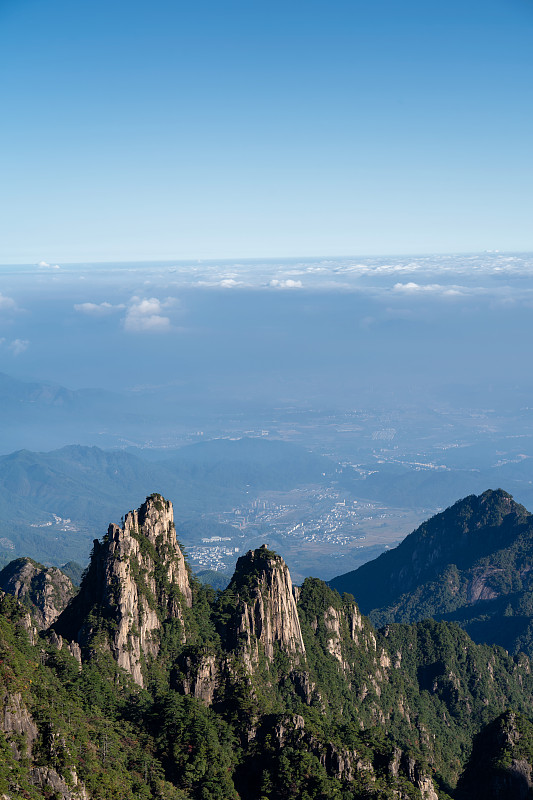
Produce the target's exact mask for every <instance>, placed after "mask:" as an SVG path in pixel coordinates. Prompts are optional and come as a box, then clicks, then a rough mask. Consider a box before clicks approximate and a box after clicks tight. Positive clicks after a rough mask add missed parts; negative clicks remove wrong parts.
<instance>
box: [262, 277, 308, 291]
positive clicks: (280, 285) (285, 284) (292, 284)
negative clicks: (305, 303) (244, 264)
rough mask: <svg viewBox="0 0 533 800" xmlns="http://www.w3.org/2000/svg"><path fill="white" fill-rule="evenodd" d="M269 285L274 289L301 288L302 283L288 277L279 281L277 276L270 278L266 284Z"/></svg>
mask: <svg viewBox="0 0 533 800" xmlns="http://www.w3.org/2000/svg"><path fill="white" fill-rule="evenodd" d="M268 285H269V286H273V287H274V288H275V289H302V288H303V284H302V282H301V281H293V280H292V279H291V278H288V279H287V280H286V281H280V280H278V279H277V278H274V280H271V281H270V283H269V284H268Z"/></svg>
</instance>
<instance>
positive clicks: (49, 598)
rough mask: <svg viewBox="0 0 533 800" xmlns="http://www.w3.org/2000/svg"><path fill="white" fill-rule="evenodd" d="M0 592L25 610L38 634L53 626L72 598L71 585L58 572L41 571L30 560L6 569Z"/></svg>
mask: <svg viewBox="0 0 533 800" xmlns="http://www.w3.org/2000/svg"><path fill="white" fill-rule="evenodd" d="M0 588H1V589H3V590H4V591H5V592H7V593H8V594H12V595H13V596H14V597H16V598H17V599H18V600H20V601H21V602H22V603H23V605H24V606H25V607H26V608H28V610H29V611H30V614H31V617H32V620H33V622H34V624H35V625H36V627H37V628H38V629H40V630H44V629H45V628H48V627H49V626H50V625H51V624H52V623H53V622H55V620H56V619H57V618H58V616H59V615H60V613H61V612H62V611H63V610H64V609H65V608H66V606H67V604H68V602H69V601H70V600H71V598H72V597H73V596H74V594H75V589H74V586H73V584H72V581H71V580H70V578H68V577H67V576H66V575H65V574H64V573H63V572H62V571H61V570H60V569H58V568H57V567H44V566H43V565H42V564H38V563H37V562H36V561H33V559H31V558H17V559H16V560H15V561H11V562H10V563H9V564H8V565H7V566H5V567H4V569H3V570H2V571H1V572H0Z"/></svg>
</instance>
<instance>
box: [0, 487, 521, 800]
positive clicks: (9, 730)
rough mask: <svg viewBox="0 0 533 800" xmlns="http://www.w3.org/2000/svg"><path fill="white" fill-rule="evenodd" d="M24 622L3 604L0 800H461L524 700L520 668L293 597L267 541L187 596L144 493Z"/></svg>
mask: <svg viewBox="0 0 533 800" xmlns="http://www.w3.org/2000/svg"><path fill="white" fill-rule="evenodd" d="M15 593H16V592H15V591H13V595H14V594H15ZM27 628H28V625H27V611H26V609H25V608H24V606H22V605H21V604H20V602H19V601H18V600H17V599H16V598H15V597H14V596H8V595H3V596H2V597H0V690H1V691H0V701H1V702H0V755H1V756H2V758H3V759H4V761H3V762H2V758H0V797H2V795H3V797H2V800H5V798H7V799H8V800H15V799H16V800H18V798H19V797H21V796H24V797H29V798H38V797H49V796H55V797H56V798H60V800H73V799H74V798H76V797H77V798H79V800H82V799H83V800H85V799H86V798H87V800H114V798H117V800H118V798H120V800H133V798H135V800H137V798H139V797H140V798H145V799H146V800H151V798H154V800H156V798H157V800H237V799H238V798H241V800H258V798H261V800H265V799H266V800H300V799H301V798H302V797H307V798H309V800H319V798H320V800H362V798H365V800H366V799H369V800H392V799H393V798H394V799H395V800H448V798H450V797H453V798H457V799H458V798H459V797H460V794H458V792H459V793H460V792H461V791H463V789H462V787H463V786H468V785H469V784H468V781H469V780H470V778H469V774H471V772H470V773H469V772H468V771H467V772H464V770H465V767H466V766H467V764H468V765H469V766H468V770H471V769H472V765H471V762H468V759H469V757H470V754H471V748H472V742H473V740H474V738H475V736H477V735H482V732H483V731H484V730H485V729H486V726H487V724H489V725H490V724H491V722H492V721H493V720H495V719H497V718H498V717H499V715H501V714H502V713H506V711H507V709H508V707H509V706H512V707H513V708H515V709H516V710H517V711H518V712H521V713H523V714H527V713H528V711H529V710H530V707H531V701H532V698H533V678H532V665H531V662H530V661H529V659H528V658H527V657H526V656H524V655H521V656H518V657H516V658H513V657H511V656H509V655H507V654H506V653H504V652H503V651H501V650H499V649H498V648H493V647H487V646H480V645H476V644H474V643H473V642H472V641H471V640H470V639H469V637H468V636H467V634H466V633H465V632H464V631H462V630H461V629H460V628H458V627H457V626H455V625H449V624H447V623H438V622H434V621H431V620H430V621H425V622H419V623H417V624H412V625H388V626H386V627H385V628H383V629H381V630H377V629H375V628H374V627H373V625H372V624H371V622H370V621H369V620H368V619H367V618H365V617H364V616H363V615H361V613H360V611H359V608H358V605H357V604H356V602H355V600H354V598H353V597H352V596H350V595H347V594H345V595H343V596H342V597H341V596H340V595H339V593H338V592H337V591H335V590H333V589H332V588H330V587H328V586H327V585H326V584H325V583H323V582H322V581H320V580H318V579H314V578H308V579H306V580H305V581H304V583H303V585H302V586H301V587H293V586H292V582H291V578H290V574H289V570H288V568H287V565H286V564H285V562H284V561H283V559H282V558H281V557H280V556H279V555H277V554H276V553H274V552H272V551H271V550H269V549H268V548H267V547H266V546H264V547H262V548H259V549H258V550H255V551H250V552H249V553H247V554H246V555H244V556H242V557H241V558H240V559H239V561H238V564H237V568H236V570H235V574H234V576H233V578H232V580H231V582H230V584H229V586H228V587H227V589H226V590H224V591H223V592H220V593H216V592H214V590H212V589H211V588H210V587H209V586H202V585H201V584H200V583H199V582H197V581H195V580H194V579H192V578H191V576H190V574H189V571H188V567H187V564H186V561H185V557H184V554H183V553H182V551H181V548H180V546H179V544H178V541H177V538H176V532H175V530H174V524H173V515H172V505H171V504H170V503H169V502H168V501H167V500H165V499H164V498H162V497H161V496H160V495H157V494H154V495H151V496H150V497H148V498H147V500H146V502H145V503H144V504H143V505H142V506H141V507H140V508H139V509H138V510H137V511H132V512H130V513H129V514H127V516H126V518H125V519H124V521H123V523H122V525H121V526H117V525H110V527H109V529H108V532H107V534H106V535H105V536H104V538H103V539H102V540H101V541H100V542H98V541H97V542H95V544H94V550H93V554H92V558H91V563H90V565H89V568H88V570H87V571H86V573H85V575H84V578H83V580H82V583H81V586H80V590H79V592H78V594H77V595H76V596H75V597H74V598H73V599H72V600H71V601H70V603H69V604H68V606H67V607H66V608H65V609H64V610H63V612H62V613H61V614H60V616H59V617H58V618H57V620H55V622H53V624H52V625H51V626H49V627H48V629H47V630H45V631H43V632H42V633H41V634H40V636H39V638H38V639H36V638H35V637H34V638H33V639H31V638H30V640H28V637H27V634H26V631H27ZM513 713H514V712H513ZM522 728H523V726H522ZM522 728H521V729H520V730H522ZM523 749H524V748H522V750H520V751H518V750H515V751H514V752H513V754H511V756H510V758H511V772H512V770H513V769H515V767H516V764H519V766H520V764H521V763H522V762H521V761H520V759H522V760H523V758H522V756H523V752H522V751H523ZM475 753H476V750H475V748H474V751H473V755H472V758H474V759H475V758H477V757H476V756H475ZM513 759H514V760H513ZM526 760H527V759H526ZM515 762H516V764H515ZM513 765H514V766H513ZM522 767H523V770H522V771H523V774H524V775H525V776H526V778H527V780H528V781H529V775H530V773H529V772H527V769H526V766H524V765H523V764H522V766H521V767H520V769H522ZM515 771H516V769H515ZM513 774H514V773H513ZM461 776H462V777H461ZM505 780H507V784H503V783H502V784H501V785H502V786H504V785H509V786H511V785H512V786H514V785H515V783H516V781H515V783H513V782H512V781H513V776H512V775H511V774H509V775H508V776H507V778H506V779H505ZM520 780H521V783H520V781H519V783H520V786H524V785H525V784H524V780H523V779H520ZM458 781H459V784H458ZM528 785H529V784H528ZM456 787H457V788H456ZM54 793H55V794H54ZM463 796H464V795H463ZM501 797H502V798H505V800H507V798H506V795H505V794H503V795H501ZM509 797H510V795H509Z"/></svg>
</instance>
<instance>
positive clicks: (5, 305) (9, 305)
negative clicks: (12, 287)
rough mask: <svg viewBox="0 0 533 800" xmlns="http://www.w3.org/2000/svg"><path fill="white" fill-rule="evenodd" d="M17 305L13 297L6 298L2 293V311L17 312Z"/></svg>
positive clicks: (0, 306)
mask: <svg viewBox="0 0 533 800" xmlns="http://www.w3.org/2000/svg"><path fill="white" fill-rule="evenodd" d="M16 308H17V304H16V303H15V301H14V300H13V298H12V297H6V295H5V294H2V293H1V292H0V311H15V309H16Z"/></svg>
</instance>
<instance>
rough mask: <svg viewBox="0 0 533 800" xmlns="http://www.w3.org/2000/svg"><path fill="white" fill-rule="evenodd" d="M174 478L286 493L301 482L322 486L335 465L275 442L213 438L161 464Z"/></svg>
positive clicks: (291, 445)
mask: <svg viewBox="0 0 533 800" xmlns="http://www.w3.org/2000/svg"><path fill="white" fill-rule="evenodd" d="M161 463H162V465H164V466H166V467H167V468H168V469H170V470H171V471H172V472H173V473H174V474H175V475H177V476H187V477H188V478H195V479H197V480H201V481H202V482H205V483H208V484H209V485H210V486H224V487H230V488H233V489H234V488H236V487H240V488H249V487H251V488H254V489H270V490H280V491H288V490H289V489H292V488H294V487H295V486H298V485H301V484H305V483H323V482H324V477H326V476H329V477H331V476H333V475H334V474H335V470H336V464H335V463H334V462H333V461H331V459H329V458H327V457H326V456H321V455H316V454H313V453H310V452H308V451H307V450H306V449H305V448H303V447H301V446H299V445H295V444H291V443H289V442H282V441H277V440H268V439H259V438H250V437H247V436H243V437H242V438H240V439H213V440H211V441H208V442H199V443H197V444H193V445H189V446H188V447H183V448H181V449H180V450H179V451H178V452H177V453H176V454H175V455H174V456H173V457H172V458H171V459H167V460H165V461H163V462H161Z"/></svg>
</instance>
